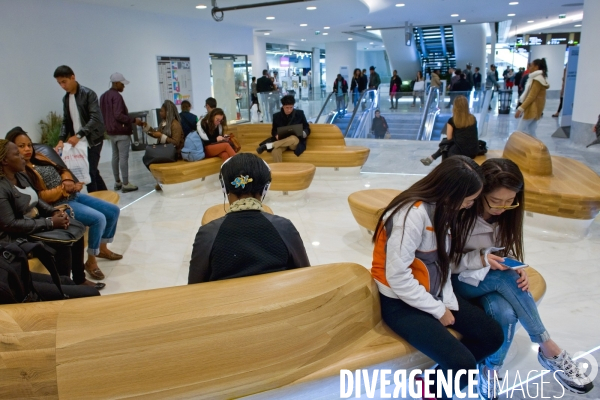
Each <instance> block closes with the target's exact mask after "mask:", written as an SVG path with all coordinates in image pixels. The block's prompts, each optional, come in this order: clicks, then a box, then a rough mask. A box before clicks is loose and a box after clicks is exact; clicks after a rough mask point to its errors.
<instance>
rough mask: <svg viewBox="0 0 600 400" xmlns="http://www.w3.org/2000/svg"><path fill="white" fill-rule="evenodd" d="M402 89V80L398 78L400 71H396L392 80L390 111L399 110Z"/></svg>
mask: <svg viewBox="0 0 600 400" xmlns="http://www.w3.org/2000/svg"><path fill="white" fill-rule="evenodd" d="M401 88H402V78H400V77H399V76H398V71H396V70H394V74H393V75H392V79H390V103H392V104H391V105H392V106H391V107H390V110H397V109H398V98H399V97H400V89H401ZM394 99H395V100H396V106H394Z"/></svg>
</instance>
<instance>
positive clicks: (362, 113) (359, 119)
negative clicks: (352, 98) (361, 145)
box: [344, 89, 379, 138]
mask: <svg viewBox="0 0 600 400" xmlns="http://www.w3.org/2000/svg"><path fill="white" fill-rule="evenodd" d="M359 104H360V106H358V105H359ZM378 108H379V91H378V90H374V89H369V90H365V91H364V92H363V93H361V96H360V98H359V100H358V102H357V103H356V106H355V107H354V111H353V113H352V117H350V122H349V123H348V128H346V132H344V136H345V137H348V138H366V137H367V136H368V134H369V132H370V131H371V124H372V121H373V117H374V116H375V110H377V109H378Z"/></svg>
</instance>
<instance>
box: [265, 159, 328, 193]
mask: <svg viewBox="0 0 600 400" xmlns="http://www.w3.org/2000/svg"><path fill="white" fill-rule="evenodd" d="M269 168H271V187H270V189H269V190H276V191H281V192H293V191H298V190H304V189H308V187H309V186H310V184H311V182H312V180H313V178H314V176H315V172H316V171H317V168H316V167H315V166H314V165H313V164H306V163H273V164H269Z"/></svg>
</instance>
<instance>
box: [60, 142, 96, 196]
mask: <svg viewBox="0 0 600 400" xmlns="http://www.w3.org/2000/svg"><path fill="white" fill-rule="evenodd" d="M61 158H62V159H63V161H64V162H65V164H66V165H67V168H69V170H70V171H71V172H72V173H73V175H75V176H76V177H77V180H78V181H79V182H83V183H84V184H86V185H87V184H88V183H90V182H91V181H92V178H90V162H89V161H88V141H87V139H86V138H82V139H79V142H78V143H77V145H76V146H75V147H73V146H71V144H69V143H65V144H64V145H63V152H62V156H61Z"/></svg>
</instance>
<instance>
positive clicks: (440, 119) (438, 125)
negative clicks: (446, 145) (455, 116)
mask: <svg viewBox="0 0 600 400" xmlns="http://www.w3.org/2000/svg"><path fill="white" fill-rule="evenodd" d="M450 117H452V114H438V116H437V117H436V119H435V122H434V123H433V130H432V131H431V141H434V142H439V141H440V140H442V130H443V129H444V127H445V126H446V124H447V123H448V120H449V119H450Z"/></svg>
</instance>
